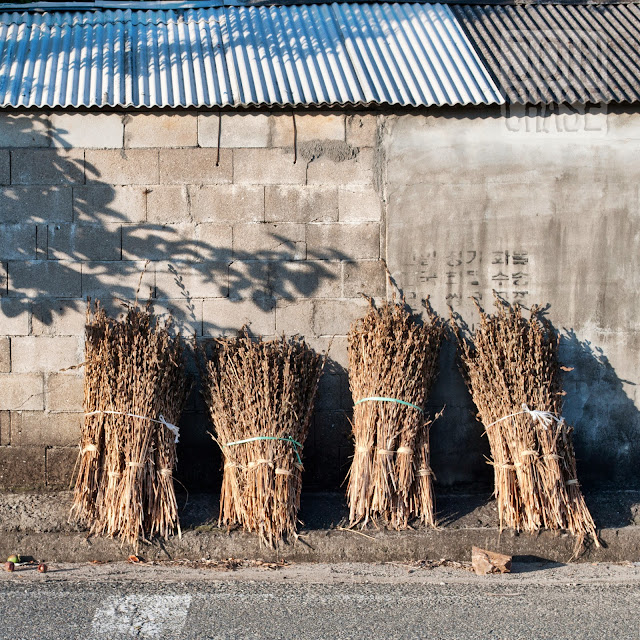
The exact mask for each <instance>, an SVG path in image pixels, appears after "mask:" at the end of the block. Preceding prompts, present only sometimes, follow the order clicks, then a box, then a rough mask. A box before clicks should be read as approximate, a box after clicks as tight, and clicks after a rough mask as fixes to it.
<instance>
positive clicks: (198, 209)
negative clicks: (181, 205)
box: [189, 184, 264, 222]
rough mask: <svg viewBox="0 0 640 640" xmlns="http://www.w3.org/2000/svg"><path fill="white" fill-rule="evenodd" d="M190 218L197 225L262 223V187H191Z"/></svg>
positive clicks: (231, 185) (233, 185) (232, 185)
mask: <svg viewBox="0 0 640 640" xmlns="http://www.w3.org/2000/svg"><path fill="white" fill-rule="evenodd" d="M189 200H190V203H191V215H192V216H193V219H194V220H197V221H198V222H262V221H263V220H264V188H263V187H262V186H245V185H235V184H230V185H219V186H198V185H195V186H190V187H189Z"/></svg>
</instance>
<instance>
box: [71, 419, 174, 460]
mask: <svg viewBox="0 0 640 640" xmlns="http://www.w3.org/2000/svg"><path fill="white" fill-rule="evenodd" d="M101 413H103V414H104V413H106V414H110V415H116V416H127V417H129V418H139V419H140V420H149V422H155V423H156V424H163V425H164V426H165V427H167V429H169V431H171V432H172V433H173V434H174V435H175V437H176V439H175V443H176V444H178V441H179V440H180V429H179V428H178V427H176V425H175V424H171V423H170V422H167V421H166V420H165V419H164V416H163V415H162V414H160V415H159V416H158V420H155V419H154V418H149V417H147V416H138V415H136V414H135V413H125V412H124V411H107V410H104V411H103V410H98V411H91V412H90V413H85V414H84V415H85V418H88V417H89V416H97V415H99V414H101ZM85 450H86V451H92V449H89V448H88V447H85Z"/></svg>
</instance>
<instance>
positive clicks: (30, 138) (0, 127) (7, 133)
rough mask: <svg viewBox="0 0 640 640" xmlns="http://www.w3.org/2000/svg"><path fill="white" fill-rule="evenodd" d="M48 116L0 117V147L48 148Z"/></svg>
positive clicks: (36, 114) (8, 115) (9, 114)
mask: <svg viewBox="0 0 640 640" xmlns="http://www.w3.org/2000/svg"><path fill="white" fill-rule="evenodd" d="M48 129H49V116H48V115H46V114H41V113H3V114H1V115H0V147H9V148H11V147H14V148H15V147H48V146H50V139H49V133H48Z"/></svg>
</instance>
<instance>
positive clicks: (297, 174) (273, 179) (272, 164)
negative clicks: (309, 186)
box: [233, 149, 307, 185]
mask: <svg viewBox="0 0 640 640" xmlns="http://www.w3.org/2000/svg"><path fill="white" fill-rule="evenodd" d="M293 160H294V155H293V149H236V150H235V151H234V152H233V181H234V183H236V184H265V185H267V184H305V182H306V176H307V166H306V163H305V162H304V161H302V160H301V159H299V160H298V162H297V163H296V164H293Z"/></svg>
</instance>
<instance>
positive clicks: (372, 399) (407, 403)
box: [353, 396, 424, 413]
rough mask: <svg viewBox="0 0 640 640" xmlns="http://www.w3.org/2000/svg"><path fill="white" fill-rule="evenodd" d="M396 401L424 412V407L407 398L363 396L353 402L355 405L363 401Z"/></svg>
mask: <svg viewBox="0 0 640 640" xmlns="http://www.w3.org/2000/svg"><path fill="white" fill-rule="evenodd" d="M372 401H373V402H396V403H397V404H402V405H404V406H405V407H411V408H412V409H417V410H418V411H420V413H424V409H422V407H419V406H418V405H417V404H413V403H412V402H407V401H406V400H398V399H397V398H385V397H383V396H371V397H369V398H361V399H360V400H358V401H357V402H354V403H353V406H354V407H355V406H357V405H359V404H360V403H361V402H372Z"/></svg>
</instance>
